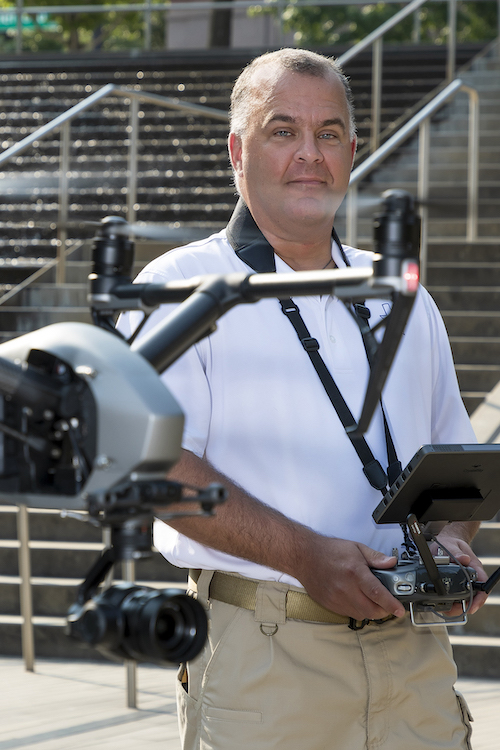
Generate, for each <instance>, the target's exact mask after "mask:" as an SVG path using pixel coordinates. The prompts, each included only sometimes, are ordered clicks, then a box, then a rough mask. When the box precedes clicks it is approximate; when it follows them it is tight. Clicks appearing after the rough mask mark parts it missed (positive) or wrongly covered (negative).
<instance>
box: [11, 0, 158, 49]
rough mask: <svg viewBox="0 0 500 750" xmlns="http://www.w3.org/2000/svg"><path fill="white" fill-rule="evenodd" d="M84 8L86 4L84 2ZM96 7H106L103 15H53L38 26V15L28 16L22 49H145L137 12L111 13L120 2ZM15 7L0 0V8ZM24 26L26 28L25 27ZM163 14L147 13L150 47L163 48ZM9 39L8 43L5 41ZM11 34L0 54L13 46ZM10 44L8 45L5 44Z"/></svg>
mask: <svg viewBox="0 0 500 750" xmlns="http://www.w3.org/2000/svg"><path fill="white" fill-rule="evenodd" d="M25 4H26V5H28V4H29V5H30V6H40V11H41V12H42V11H43V10H44V7H46V6H47V5H48V3H47V0H25ZM53 4H54V5H56V4H57V5H72V6H74V5H78V4H79V2H78V0H57V2H54V3H53ZM86 4H89V2H88V0H86ZM98 4H99V5H109V6H110V9H109V12H106V13H83V12H82V13H57V14H52V15H51V16H50V23H49V24H44V25H43V26H42V25H40V23H39V16H38V14H31V20H32V21H33V24H30V26H29V27H27V28H24V29H23V49H24V50H28V51H32V52H37V51H44V50H54V51H56V50H58V51H71V52H77V51H92V50H97V49H101V50H105V51H115V50H123V49H137V48H143V47H144V46H145V18H144V14H143V13H141V12H137V11H131V12H122V11H115V10H113V5H117V4H120V5H123V4H124V0H99V2H98ZM13 6H15V3H13V2H12V0H10V2H9V0H0V12H1V9H2V8H8V9H11V10H12V8H13ZM25 26H26V24H25ZM164 36H165V14H164V12H162V11H154V10H153V11H152V12H151V46H152V47H153V48H158V47H163V46H164ZM9 37H10V39H9ZM14 38H15V32H14V31H13V32H11V33H10V34H7V35H6V39H5V40H4V44H3V45H2V44H1V43H0V50H1V51H9V47H12V46H13V43H14ZM9 41H10V44H9Z"/></svg>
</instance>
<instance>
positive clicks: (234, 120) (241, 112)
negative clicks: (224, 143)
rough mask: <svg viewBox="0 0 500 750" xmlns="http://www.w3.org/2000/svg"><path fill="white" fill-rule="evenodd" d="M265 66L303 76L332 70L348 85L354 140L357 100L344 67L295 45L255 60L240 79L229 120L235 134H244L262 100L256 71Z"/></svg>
mask: <svg viewBox="0 0 500 750" xmlns="http://www.w3.org/2000/svg"><path fill="white" fill-rule="evenodd" d="M265 65H275V66H276V68H277V69H278V70H279V69H280V68H281V69H282V70H292V71H294V72H295V73H301V74H302V75H309V76H316V77H317V78H328V77H329V76H330V75H331V74H332V73H333V74H334V75H335V76H336V77H337V78H338V79H339V81H340V82H341V84H342V85H343V87H344V91H345V96H346V102H347V110H348V113H349V136H350V138H351V140H352V139H353V138H354V136H355V135H356V122H355V119H354V101H353V96H352V91H351V87H350V85H349V80H348V78H347V77H346V76H345V75H344V73H343V71H342V68H341V67H340V65H339V64H338V63H337V61H336V60H335V59H334V58H333V57H325V56H324V55H318V54H317V53H316V52H311V51H310V50H304V49H294V48H292V47H290V48H285V49H280V50H277V51H275V52H266V53H265V54H264V55H260V56H259V57H256V58H255V59H254V60H252V62H251V63H249V65H247V66H246V68H244V69H243V71H242V73H241V74H240V75H239V77H238V78H237V79H236V83H235V84H234V88H233V91H232V94H231V107H230V109H229V122H230V129H231V132H232V133H235V134H236V135H239V136H241V135H243V133H244V132H245V130H246V129H247V127H248V122H249V120H250V116H251V113H252V109H253V107H254V106H255V103H256V101H258V99H259V90H258V89H257V88H256V86H255V84H254V81H255V74H256V72H257V71H258V70H260V68H262V67H264V66H265Z"/></svg>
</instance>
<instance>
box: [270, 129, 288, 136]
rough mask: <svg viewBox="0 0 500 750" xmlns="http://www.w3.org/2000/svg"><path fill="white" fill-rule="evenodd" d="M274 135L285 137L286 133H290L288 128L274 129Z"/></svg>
mask: <svg viewBox="0 0 500 750" xmlns="http://www.w3.org/2000/svg"><path fill="white" fill-rule="evenodd" d="M274 135H279V136H281V137H286V136H287V135H292V134H291V133H290V131H289V130H275V132H274Z"/></svg>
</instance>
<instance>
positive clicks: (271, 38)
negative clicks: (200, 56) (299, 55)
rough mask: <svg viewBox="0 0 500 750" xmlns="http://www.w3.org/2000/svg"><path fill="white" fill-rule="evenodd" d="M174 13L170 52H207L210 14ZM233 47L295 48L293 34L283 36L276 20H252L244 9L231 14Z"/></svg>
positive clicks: (170, 18)
mask: <svg viewBox="0 0 500 750" xmlns="http://www.w3.org/2000/svg"><path fill="white" fill-rule="evenodd" d="M185 4H186V10H184V9H182V10H178V9H175V10H171V11H170V12H169V15H168V31H167V49H169V50H174V49H207V48H208V42H209V29H210V11H207V10H189V4H190V2H189V0H185ZM232 16H233V17H232V25H231V48H232V49H244V48H249V47H258V48H261V47H282V46H283V47H288V46H294V45H293V34H292V33H288V34H283V33H282V30H281V29H280V25H279V23H278V21H277V19H276V18H274V17H273V16H271V15H267V14H266V15H259V16H257V17H255V18H251V17H249V16H248V15H247V12H246V10H245V9H243V8H239V9H237V10H233V11H232Z"/></svg>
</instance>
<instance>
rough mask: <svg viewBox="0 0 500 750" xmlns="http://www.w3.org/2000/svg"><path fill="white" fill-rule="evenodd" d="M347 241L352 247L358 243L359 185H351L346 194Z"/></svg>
mask: <svg viewBox="0 0 500 750" xmlns="http://www.w3.org/2000/svg"><path fill="white" fill-rule="evenodd" d="M345 220H346V242H347V244H348V245H350V246H351V247H356V246H357V244H358V186H357V185H356V184H353V185H351V186H350V187H349V190H348V191H347V196H346V217H345Z"/></svg>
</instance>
